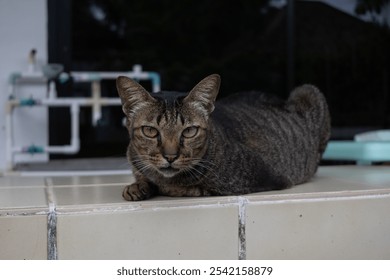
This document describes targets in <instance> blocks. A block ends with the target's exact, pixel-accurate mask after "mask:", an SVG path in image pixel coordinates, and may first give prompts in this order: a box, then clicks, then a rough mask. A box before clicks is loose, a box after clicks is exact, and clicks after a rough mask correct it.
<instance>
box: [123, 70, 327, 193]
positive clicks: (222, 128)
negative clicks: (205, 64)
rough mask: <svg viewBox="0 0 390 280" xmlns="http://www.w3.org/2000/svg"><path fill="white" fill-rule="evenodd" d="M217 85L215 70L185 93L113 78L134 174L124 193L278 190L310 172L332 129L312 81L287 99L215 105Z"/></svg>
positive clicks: (237, 98)
mask: <svg viewBox="0 0 390 280" xmlns="http://www.w3.org/2000/svg"><path fill="white" fill-rule="evenodd" d="M219 86H220V77H219V75H217V74H214V75H210V76H208V77H206V78H205V79H203V80H202V81H200V82H199V83H198V84H197V85H196V86H195V87H194V88H193V89H192V90H191V91H190V92H189V93H188V94H183V93H179V92H166V91H163V92H159V93H154V94H150V93H149V92H147V91H146V90H145V89H144V88H143V87H142V86H141V85H139V84H138V83H137V82H135V81H134V80H132V79H130V78H127V77H118V79H117V89H118V93H119V96H120V97H121V100H122V105H123V111H124V113H125V115H126V120H127V124H126V126H127V129H128V132H129V136H130V144H129V146H128V150H127V156H128V159H129V162H130V163H131V165H132V167H133V172H134V175H135V178H136V182H135V183H133V184H131V185H128V186H126V187H125V189H124V191H123V197H124V198H125V199H126V200H144V199H148V198H150V197H152V196H154V195H167V196H210V195H241V194H247V193H253V192H260V191H269V190H280V189H284V188H288V187H291V186H293V185H295V184H300V183H304V182H306V181H308V180H309V179H310V178H311V177H312V176H313V175H314V173H315V172H316V170H317V166H318V163H319V161H320V159H321V155H322V153H323V152H324V150H325V147H326V144H327V141H328V139H329V134H330V117H329V112H328V106H327V103H326V101H325V98H324V96H323V95H322V93H321V92H320V91H319V90H318V89H317V88H316V87H314V86H311V85H303V86H301V87H298V88H297V89H295V90H294V91H293V92H292V93H291V94H290V96H289V98H288V100H287V101H283V100H279V99H278V98H276V97H271V96H267V95H265V94H261V93H258V92H247V93H239V94H235V95H233V96H230V97H227V98H225V99H222V100H220V101H218V102H216V104H215V100H216V97H217V94H218V91H219ZM214 105H216V106H215V108H214ZM214 109H215V110H214Z"/></svg>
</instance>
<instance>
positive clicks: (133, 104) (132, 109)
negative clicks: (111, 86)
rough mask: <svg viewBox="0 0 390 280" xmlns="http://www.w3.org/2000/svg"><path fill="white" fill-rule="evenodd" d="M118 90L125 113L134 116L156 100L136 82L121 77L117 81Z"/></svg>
mask: <svg viewBox="0 0 390 280" xmlns="http://www.w3.org/2000/svg"><path fill="white" fill-rule="evenodd" d="M116 88H117V90H118V94H119V97H120V98H121V101H122V109H123V112H124V113H125V114H126V115H127V116H133V115H134V114H135V113H136V112H137V111H138V110H140V109H141V108H143V107H145V106H148V105H150V104H151V103H153V102H154V101H155V99H154V98H153V97H152V96H151V95H150V94H149V92H148V91H147V90H146V89H144V88H143V87H142V86H141V85H140V84H139V83H137V82H136V81H134V80H132V79H130V78H128V77H125V76H119V77H118V78H117V79H116Z"/></svg>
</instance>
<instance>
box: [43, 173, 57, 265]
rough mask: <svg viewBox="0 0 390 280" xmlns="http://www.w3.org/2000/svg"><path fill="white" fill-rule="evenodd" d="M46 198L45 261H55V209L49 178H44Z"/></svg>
mask: <svg viewBox="0 0 390 280" xmlns="http://www.w3.org/2000/svg"><path fill="white" fill-rule="evenodd" d="M45 181H46V188H45V191H46V197H47V202H48V204H49V213H48V215H47V259H48V260H57V259H58V252H57V209H56V204H55V199H54V193H53V188H52V187H51V186H53V182H52V180H51V178H46V179H45Z"/></svg>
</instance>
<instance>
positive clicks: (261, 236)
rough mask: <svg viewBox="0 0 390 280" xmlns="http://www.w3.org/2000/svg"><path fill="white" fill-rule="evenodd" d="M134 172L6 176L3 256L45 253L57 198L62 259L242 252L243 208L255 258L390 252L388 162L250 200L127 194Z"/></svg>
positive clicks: (324, 171)
mask: <svg viewBox="0 0 390 280" xmlns="http://www.w3.org/2000/svg"><path fill="white" fill-rule="evenodd" d="M133 180H134V179H133V178H132V177H131V176H127V175H115V176H113V175H112V176H68V177H50V176H45V177H29V178H27V177H18V176H7V177H0V248H1V249H0V259H23V258H27V259H30V258H32V259H34V258H38V259H39V258H43V259H44V258H46V257H47V253H46V251H47V247H48V245H47V244H48V242H52V241H47V232H48V225H47V215H48V213H49V211H53V205H54V206H55V209H56V213H55V214H56V215H57V224H56V226H57V232H56V233H57V240H56V244H55V245H57V249H58V251H57V252H58V255H57V257H58V258H60V259H121V258H124V259H237V258H238V248H239V243H240V240H239V239H238V224H239V218H238V217H239V213H245V218H246V219H245V221H246V224H245V230H246V244H245V245H246V257H247V258H248V259H302V258H303V259H329V258H330V259H333V258H337V259H344V258H352V259H356V258H357V259H359V258H368V259H371V258H373V259H375V258H377V259H382V258H385V259H390V253H388V252H390V237H389V236H390V219H388V213H390V167H389V166H334V167H321V168H320V169H319V171H318V173H317V175H316V176H315V177H314V178H313V180H311V181H310V182H308V183H306V184H302V185H299V186H295V187H293V188H291V189H288V190H283V191H272V192H263V193H256V194H250V195H245V196H243V198H238V197H201V198H170V197H155V198H153V199H151V200H148V201H142V202H128V201H124V200H123V199H122V197H121V193H122V189H123V187H124V186H125V185H127V184H129V183H131V182H132V181H133ZM243 201H244V202H245V203H244V204H242V202H243ZM49 205H51V208H50V207H49ZM243 207H244V208H243ZM50 209H51V210H50ZM240 210H244V212H241V211H240ZM241 245H242V244H241Z"/></svg>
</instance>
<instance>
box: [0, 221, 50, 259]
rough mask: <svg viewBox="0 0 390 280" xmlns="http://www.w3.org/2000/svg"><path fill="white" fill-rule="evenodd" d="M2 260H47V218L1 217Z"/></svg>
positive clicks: (0, 246)
mask: <svg viewBox="0 0 390 280" xmlns="http://www.w3.org/2000/svg"><path fill="white" fill-rule="evenodd" d="M0 259H1V260H23V259H26V260H31V259H47V222H46V216H45V215H26V216H0Z"/></svg>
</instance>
